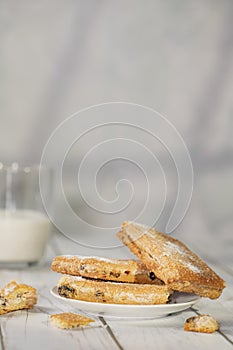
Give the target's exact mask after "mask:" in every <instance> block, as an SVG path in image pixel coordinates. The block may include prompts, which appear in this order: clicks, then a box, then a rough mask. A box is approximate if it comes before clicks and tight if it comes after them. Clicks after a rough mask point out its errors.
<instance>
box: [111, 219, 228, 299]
mask: <svg viewBox="0 0 233 350" xmlns="http://www.w3.org/2000/svg"><path fill="white" fill-rule="evenodd" d="M117 237H118V238H119V239H120V240H121V241H122V242H123V243H124V244H125V245H126V246H127V247H128V248H129V249H130V250H131V252H132V253H134V254H135V255H136V256H137V257H138V258H139V259H140V260H141V261H142V262H143V263H144V264H145V265H146V267H147V269H148V270H150V271H152V272H154V274H155V275H156V276H157V277H158V278H159V279H161V280H162V281H163V282H164V283H165V284H166V285H167V286H168V287H169V288H170V289H172V290H176V291H181V292H188V293H195V294H197V295H200V296H203V297H209V298H211V299H216V298H218V297H219V296H220V294H221V293H222V290H223V288H224V287H225V282H224V280H223V279H222V278H221V277H219V276H218V275H217V274H216V273H215V272H214V271H213V270H212V269H211V268H210V267H209V266H208V265H207V264H206V263H205V262H204V261H202V260H201V259H200V258H199V257H198V256H197V255H196V254H194V253H193V252H192V251H191V250H190V249H189V248H188V247H187V246H186V245H185V244H183V243H182V242H181V241H179V240H178V239H175V238H173V237H171V236H168V235H166V234H164V233H161V232H158V231H156V229H154V228H153V229H152V228H149V227H147V226H144V225H140V224H136V223H133V222H124V223H123V224H122V230H121V231H120V232H118V234H117Z"/></svg>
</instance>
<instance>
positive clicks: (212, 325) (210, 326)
mask: <svg viewBox="0 0 233 350" xmlns="http://www.w3.org/2000/svg"><path fill="white" fill-rule="evenodd" d="M218 329H219V324H218V322H217V321H216V320H215V319H214V318H213V317H212V316H209V315H198V316H193V317H190V318H188V319H187V320H186V322H185V324H184V330H185V331H191V332H202V333H213V332H215V331H217V330H218Z"/></svg>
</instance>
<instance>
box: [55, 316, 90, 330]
mask: <svg viewBox="0 0 233 350" xmlns="http://www.w3.org/2000/svg"><path fill="white" fill-rule="evenodd" d="M49 319H50V322H51V324H53V325H54V326H56V327H59V328H62V329H72V328H78V327H80V326H87V325H89V323H91V322H95V320H93V319H92V318H88V317H86V316H82V315H79V314H74V313H72V312H64V313H61V314H54V315H51V316H50V318H49Z"/></svg>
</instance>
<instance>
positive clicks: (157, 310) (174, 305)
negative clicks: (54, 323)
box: [51, 287, 201, 318]
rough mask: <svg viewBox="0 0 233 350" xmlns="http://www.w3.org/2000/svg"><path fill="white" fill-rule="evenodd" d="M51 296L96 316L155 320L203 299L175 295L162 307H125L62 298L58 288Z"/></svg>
mask: <svg viewBox="0 0 233 350" xmlns="http://www.w3.org/2000/svg"><path fill="white" fill-rule="evenodd" d="M51 294H52V295H53V296H54V297H55V298H57V299H58V300H59V301H61V302H62V303H63V304H65V305H69V306H72V307H74V308H75V309H77V310H81V311H84V312H87V313H89V314H91V315H95V316H106V317H127V318H129V317H133V318H155V317H163V316H167V315H169V314H172V313H176V312H179V311H183V310H186V309H188V308H189V307H191V306H192V305H194V304H195V303H197V302H198V301H199V300H200V299H201V298H200V297H199V296H197V295H194V294H187V293H174V294H173V296H172V300H171V302H170V303H169V304H162V305H124V304H104V303H93V302H89V301H82V300H74V299H68V298H65V297H61V296H60V295H59V294H58V291H57V287H53V288H52V289H51Z"/></svg>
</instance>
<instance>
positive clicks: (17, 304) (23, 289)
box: [0, 281, 37, 315]
mask: <svg viewBox="0 0 233 350" xmlns="http://www.w3.org/2000/svg"><path fill="white" fill-rule="evenodd" d="M36 303H37V294H36V289H35V288H33V287H31V286H28V285H26V284H18V283H17V282H16V281H11V282H9V283H8V284H7V285H6V286H5V287H4V288H2V289H1V290H0V315H2V314H6V313H7V312H11V311H16V310H22V309H31V308H32V307H33V306H34V305H35V304H36Z"/></svg>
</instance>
